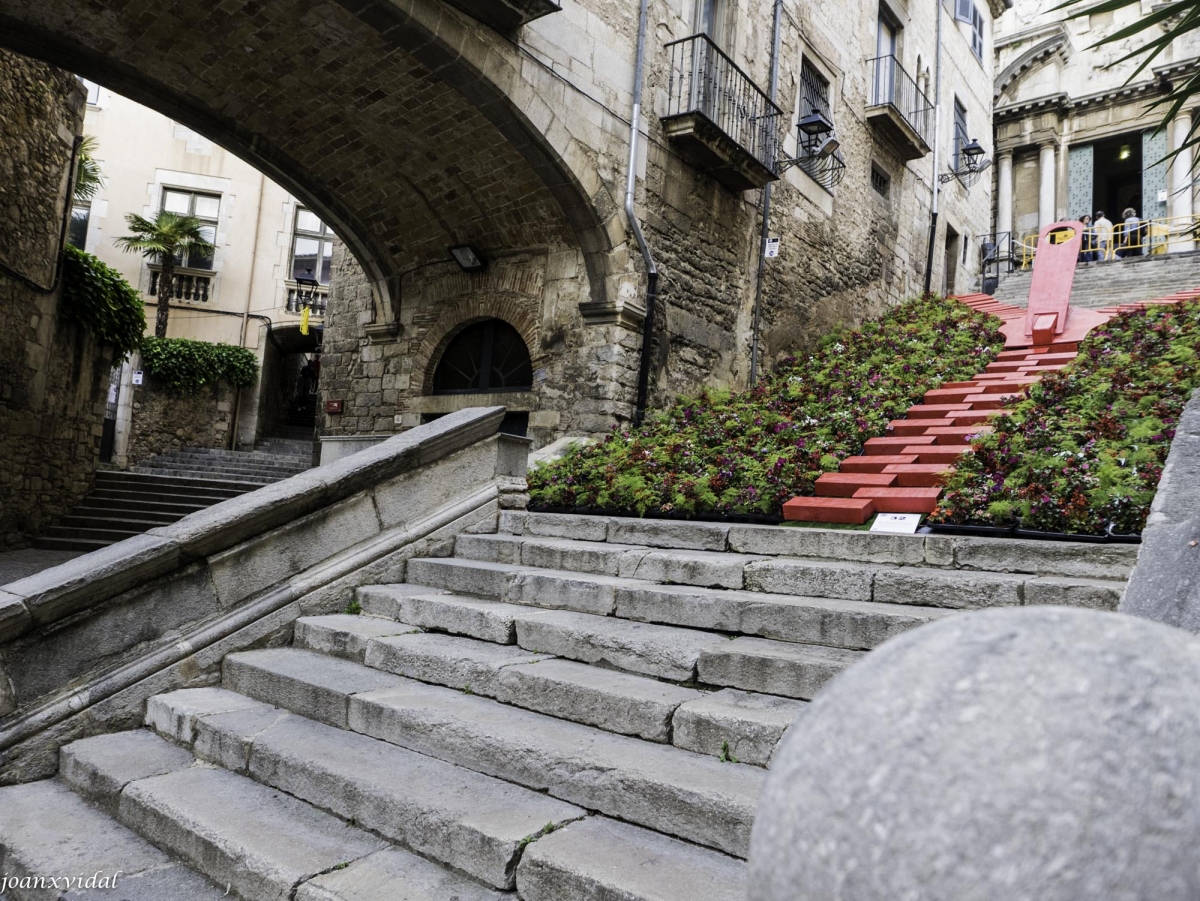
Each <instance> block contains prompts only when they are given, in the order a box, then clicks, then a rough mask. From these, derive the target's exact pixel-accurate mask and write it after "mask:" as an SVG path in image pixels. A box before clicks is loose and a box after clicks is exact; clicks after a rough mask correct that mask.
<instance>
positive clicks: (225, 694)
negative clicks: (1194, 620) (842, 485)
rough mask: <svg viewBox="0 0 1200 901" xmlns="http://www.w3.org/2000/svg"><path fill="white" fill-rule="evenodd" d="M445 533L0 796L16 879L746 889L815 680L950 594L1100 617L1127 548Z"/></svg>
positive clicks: (408, 890) (349, 891) (534, 528)
mask: <svg viewBox="0 0 1200 901" xmlns="http://www.w3.org/2000/svg"><path fill="white" fill-rule="evenodd" d="M441 549H443V550H444V551H445V552H447V553H451V556H441V557H437V556H433V557H426V558H421V559H413V560H409V561H408V562H407V564H406V566H405V568H404V575H405V579H406V581H404V582H403V583H399V584H383V585H369V586H366V587H363V588H359V589H358V590H357V593H356V598H355V604H354V608H353V609H354V611H355V613H356V614H357V615H349V614H334V615H324V616H310V617H304V618H301V619H299V620H298V621H297V622H296V624H295V629H294V638H293V640H292V641H291V643H290V646H286V647H271V648H264V649H261V650H251V651H245V652H241V653H236V654H231V655H229V656H227V657H226V658H225V659H224V663H223V671H222V681H221V685H220V686H219V687H215V686H214V687H210V688H199V689H191V690H182V691H174V692H170V693H167V694H162V695H159V696H156V697H153V698H151V700H150V701H149V703H148V706H147V709H146V711H145V726H144V728H142V729H138V730H135V731H131V732H123V733H117V734H113V735H104V736H99V737H95V738H87V739H83V740H81V741H77V742H75V743H74V744H70V745H68V746H66V747H65V748H64V749H63V751H62V753H61V755H60V769H59V774H58V777H57V778H56V779H52V780H48V781H44V782H38V783H33V784H29V785H24V786H16V787H11V788H0V810H3V811H4V815H3V816H0V858H2V859H3V861H4V864H5V866H6V867H7V869H8V872H9V873H10V874H11V873H13V872H16V873H22V872H30V871H37V868H41V869H42V870H46V869H47V862H48V860H49V859H50V857H51V856H52V854H53V853H57V854H58V855H59V857H58V860H57V863H58V864H59V865H60V866H61V868H62V869H63V870H64V871H65V872H70V873H75V872H88V873H92V872H96V871H111V870H116V869H121V870H123V871H125V873H126V874H127V876H126V877H125V878H127V879H128V880H129V883H128V887H127V888H128V890H129V891H133V890H134V887H136V886H138V884H139V883H138V880H146V882H145V883H144V885H145V886H146V888H147V889H148V890H150V889H156V890H157V893H155V892H153V891H148V892H147V893H144V894H138V895H131V896H130V897H135V896H136V897H154V898H156V899H174V898H179V899H183V898H187V899H189V901H191V899H201V901H208V899H214V901H215V899H216V898H219V897H225V896H226V891H228V892H229V896H230V897H238V898H242V899H247V901H264V899H281V901H282V899H292V898H295V899H298V901H385V899H395V898H401V897H402V898H406V899H408V901H449V899H459V901H485V899H486V901H502V899H512V901H518V899H522V901H570V899H588V901H593V899H594V901H612V899H622V901H697V899H722V901H725V899H728V901H734V899H744V898H745V879H746V864H745V858H746V856H747V853H748V849H749V841H750V830H751V825H752V823H753V821H754V816H755V809H756V804H757V800H758V796H759V793H760V790H761V786H762V783H763V779H764V776H765V769H764V767H765V766H766V765H767V764H768V762H769V761H770V759H771V755H772V753H773V752H774V749H775V747H776V745H777V744H778V742H779V740H780V737H781V736H782V735H783V733H784V732H785V730H787V729H788V728H794V729H803V728H804V718H803V711H804V708H805V704H806V703H807V701H808V700H809V699H811V698H812V697H813V696H814V694H815V693H816V692H817V691H818V690H819V689H820V688H821V686H822V685H823V684H824V683H825V682H826V681H827V680H828V679H830V678H831V677H833V676H834V675H836V674H837V673H838V672H839V671H841V670H842V669H843V668H845V667H847V666H849V665H850V664H852V663H854V662H855V661H856V660H859V659H860V658H862V656H863V655H864V654H866V653H869V652H870V650H871V649H872V648H874V647H876V646H877V645H879V644H880V643H882V642H884V641H886V640H887V639H888V638H891V637H892V636H895V635H898V634H900V633H902V632H904V631H906V630H908V629H911V628H914V627H917V626H919V625H921V624H923V623H926V622H930V621H932V620H937V619H940V618H943V617H947V616H952V615H953V614H954V613H955V612H957V611H959V610H963V609H976V608H980V607H993V606H1018V605H1022V604H1025V605H1029V604H1065V605H1072V606H1084V607H1091V608H1098V609H1107V610H1111V609H1115V606H1116V604H1117V602H1118V599H1119V597H1120V594H1121V591H1122V588H1123V584H1124V580H1125V579H1126V578H1127V576H1128V572H1129V570H1130V568H1131V566H1132V564H1133V562H1134V559H1135V557H1136V548H1131V547H1125V546H1096V545H1072V544H1045V543H1039V542H1026V541H999V540H991V539H985V538H951V537H945V536H896V535H879V534H871V533H867V532H846V531H832V530H824V529H800V528H788V527H774V526H729V525H720V524H708V523H689V522H668V521H655V520H637V519H617V518H612V519H610V518H604V517H584V516H561V515H551V514H527V513H519V512H512V513H502V514H501V515H500V519H499V528H498V530H497V531H496V532H493V533H488V534H461V535H459V536H457V538H456V539H454V541H453V545H452V551H451V546H450V545H449V543H446V544H444V545H442V546H441ZM793 723H794V725H793ZM48 849H50V850H48ZM154 880H164V882H165V883H167V884H169V885H170V886H178V888H169V889H167V890H163V889H160V888H158V886H157V884H156V883H155V882H154ZM33 897H35V896H34V895H33V894H26V893H23V892H22V891H21V890H20V889H18V890H17V891H15V892H12V893H11V898H10V901H28V899H30V898H33ZM36 897H41V896H36Z"/></svg>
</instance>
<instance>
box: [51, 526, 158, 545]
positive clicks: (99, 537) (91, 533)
mask: <svg viewBox="0 0 1200 901" xmlns="http://www.w3.org/2000/svg"><path fill="white" fill-rule="evenodd" d="M155 525H157V523H147V524H146V528H144V529H108V528H86V527H84V528H80V527H77V526H73V527H63V526H51V527H50V528H48V529H46V532H45V535H44V537H45V538H47V539H56V538H61V539H68V540H80V541H101V542H106V543H108V544H111V543H113V542H116V541H124V540H125V539H126V538H132V537H133V536H134V535H141V534H142V533H143V532H145V531H146V530H147V529H151V528H153V527H154V526H155Z"/></svg>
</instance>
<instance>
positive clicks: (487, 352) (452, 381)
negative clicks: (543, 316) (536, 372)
mask: <svg viewBox="0 0 1200 901" xmlns="http://www.w3.org/2000/svg"><path fill="white" fill-rule="evenodd" d="M532 387H533V363H532V361H531V360H530V358H529V349H528V348H527V347H526V346H525V341H524V339H523V338H522V337H521V333H520V332H518V331H517V330H516V329H515V328H513V327H512V326H511V325H509V324H508V323H507V322H505V321H503V320H502V319H485V320H484V321H483V322H477V323H475V324H474V325H469V326H467V327H466V328H465V329H463V330H462V331H461V332H460V333H459V334H458V335H457V336H455V338H454V340H452V341H451V342H450V345H449V346H448V347H447V348H446V352H445V353H443V354H442V358H441V360H439V361H438V364H437V369H436V370H435V371H434V375H433V393H434V394H475V393H480V392H491V391H528V390H529V389H530V388H532Z"/></svg>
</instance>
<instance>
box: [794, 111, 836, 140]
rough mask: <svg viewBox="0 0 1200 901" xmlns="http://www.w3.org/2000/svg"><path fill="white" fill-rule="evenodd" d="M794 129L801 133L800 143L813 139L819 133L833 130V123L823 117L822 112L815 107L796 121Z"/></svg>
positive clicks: (827, 132)
mask: <svg viewBox="0 0 1200 901" xmlns="http://www.w3.org/2000/svg"><path fill="white" fill-rule="evenodd" d="M796 130H797V131H799V132H800V134H801V138H800V143H801V144H806V143H809V142H812V141H815V140H816V139H817V138H819V137H820V136H821V135H827V134H829V133H830V132H831V131H833V123H832V122H830V121H829V120H828V119H827V118H825V114H824V113H823V112H821V111H820V110H819V109H817V110H813V111H812V112H811V113H809V114H808V115H807V116H805V117H804V118H803V119H801V120H800V121H799V122H797V123H796Z"/></svg>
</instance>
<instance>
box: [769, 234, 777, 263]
mask: <svg viewBox="0 0 1200 901" xmlns="http://www.w3.org/2000/svg"><path fill="white" fill-rule="evenodd" d="M777 256H779V239H778V238H767V259H768V260H773V259H775V257H777Z"/></svg>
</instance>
